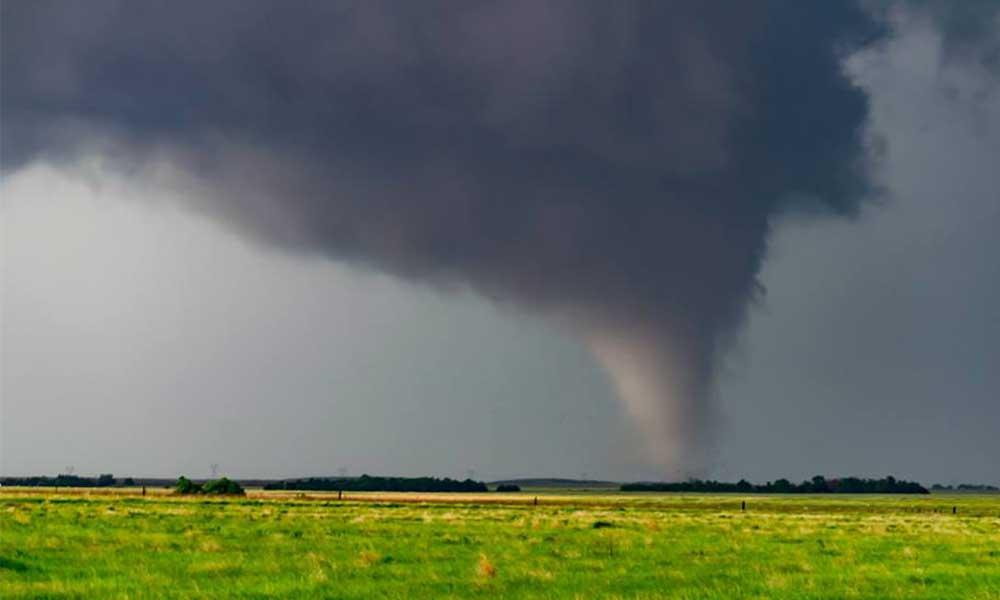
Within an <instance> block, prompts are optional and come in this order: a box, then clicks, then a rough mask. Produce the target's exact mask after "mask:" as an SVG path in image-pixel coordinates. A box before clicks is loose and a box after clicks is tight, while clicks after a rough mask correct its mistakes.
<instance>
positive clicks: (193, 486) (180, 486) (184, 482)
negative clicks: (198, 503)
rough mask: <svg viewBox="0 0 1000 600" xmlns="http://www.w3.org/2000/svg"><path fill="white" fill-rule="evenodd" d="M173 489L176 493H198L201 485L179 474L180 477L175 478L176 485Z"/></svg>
mask: <svg viewBox="0 0 1000 600" xmlns="http://www.w3.org/2000/svg"><path fill="white" fill-rule="evenodd" d="M174 490H176V491H177V493H178V494H200V493H201V486H200V485H198V484H197V483H195V482H193V481H191V480H190V479H188V478H187V477H185V476H183V475H181V476H180V478H178V479H177V485H175V486H174Z"/></svg>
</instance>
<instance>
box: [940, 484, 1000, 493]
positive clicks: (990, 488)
mask: <svg viewBox="0 0 1000 600" xmlns="http://www.w3.org/2000/svg"><path fill="white" fill-rule="evenodd" d="M931 490H932V491H935V492H1000V487H997V486H995V485H987V484H985V483H960V484H958V485H941V484H940V483H935V484H934V485H932V486H931Z"/></svg>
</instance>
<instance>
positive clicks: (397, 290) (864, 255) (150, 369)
mask: <svg viewBox="0 0 1000 600" xmlns="http://www.w3.org/2000/svg"><path fill="white" fill-rule="evenodd" d="M899 18H900V19H901V20H900V21H898V22H897V27H898V30H897V34H896V36H895V37H893V38H892V39H891V40H889V41H887V42H886V43H885V44H884V45H881V46H876V47H874V48H871V49H869V50H866V51H864V52H863V53H862V54H861V55H857V56H854V57H852V58H851V60H850V61H849V70H850V73H851V74H852V76H853V77H855V78H856V81H858V82H859V83H860V84H862V85H863V86H864V88H865V90H866V91H867V93H868V96H869V98H870V102H871V112H870V114H869V123H868V127H869V131H870V133H873V134H876V135H877V136H880V137H881V138H882V139H881V141H880V142H879V143H878V147H879V148H883V149H884V152H885V157H884V160H883V161H882V162H881V163H880V166H879V170H878V172H877V173H876V174H875V177H876V178H877V179H878V181H879V183H881V184H882V185H883V186H885V188H886V189H887V191H888V195H887V196H886V197H885V198H884V199H883V200H882V203H881V204H878V203H868V204H866V205H865V206H864V207H863V208H862V209H861V211H860V214H859V215H858V216H857V217H855V218H852V219H848V220H830V219H826V218H821V216H820V215H818V214H815V213H810V212H809V211H800V212H796V211H792V212H782V213H773V214H772V215H771V218H770V219H769V222H770V223H771V225H773V226H774V228H775V232H774V234H773V235H772V236H771V238H770V239H769V241H768V257H769V258H768V260H767V261H765V262H764V267H763V271H762V272H761V274H760V280H761V283H762V284H763V285H764V286H765V287H766V289H767V293H766V294H765V295H763V296H762V297H761V298H759V299H757V300H756V301H754V302H753V304H752V308H751V310H750V313H749V320H748V322H747V323H746V325H745V326H744V327H739V328H737V329H736V331H737V332H738V340H737V343H736V345H735V347H734V348H733V349H732V350H731V351H729V352H727V353H726V355H725V358H724V360H722V362H720V363H719V364H718V365H717V366H716V368H717V369H719V370H721V373H720V374H719V375H718V376H717V377H716V385H715V386H714V388H713V391H711V392H710V395H711V396H712V397H714V398H716V403H715V405H714V406H715V408H714V409H713V411H714V412H715V413H717V414H716V415H714V416H715V417H716V418H715V419H714V422H715V423H716V424H715V425H713V426H712V429H713V430H715V433H714V437H715V440H714V442H713V443H712V444H711V451H710V456H709V458H708V459H707V464H708V467H707V474H709V475H712V476H717V477H722V478H732V479H734V478H738V477H742V476H746V477H749V478H752V479H755V480H762V479H770V478H775V477H783V476H784V477H793V478H797V477H806V476H810V475H812V474H815V473H826V474H857V475H884V474H888V473H892V474H896V475H898V476H904V477H912V478H918V479H921V480H923V481H926V482H931V481H946V482H947V481H958V480H976V481H980V480H986V481H993V482H996V481H998V480H1000V474H998V473H997V472H996V468H995V466H994V464H995V462H996V461H995V458H996V457H997V456H998V455H1000V441H998V438H1000V436H997V435H996V432H997V431H998V430H1000V398H998V395H1000V373H998V370H997V369H996V367H995V365H997V364H1000V360H998V359H1000V341H998V340H1000V268H998V261H996V260H995V257H996V256H998V255H1000V236H998V234H997V233H996V232H997V226H998V225H1000V193H998V191H997V190H998V189H1000V185H998V184H1000V174H998V170H997V168H996V165H997V164H1000V96H998V91H997V88H996V79H995V75H994V74H993V73H991V72H990V71H989V70H988V69H989V65H988V64H986V66H983V65H982V64H980V63H978V62H975V61H969V60H964V61H963V60H957V59H952V58H951V57H950V55H948V56H946V55H945V54H943V53H942V52H943V51H942V48H941V45H940V38H939V37H938V34H937V33H936V31H935V29H934V28H933V27H931V25H930V24H928V23H926V22H922V21H920V20H919V19H913V20H910V19H907V18H904V17H899ZM503 81H506V82H507V84H509V85H515V84H516V85H523V84H524V82H523V81H520V80H516V81H515V80H503ZM531 83H532V84H533V85H534V83H535V82H534V81H532V82H531ZM552 85H555V84H552ZM507 108H508V109H510V106H508V107H507ZM8 137H9V135H8ZM6 143H7V141H6V140H5V144H6ZM5 147H6V146H5ZM705 152H707V154H706V156H710V155H711V151H710V149H709V150H706V151H705ZM616 160H617V159H616ZM698 160H700V159H698ZM705 160H708V159H705ZM151 164H153V165H154V168H153V169H152V170H151V169H150V168H143V169H139V170H133V171H132V172H126V173H123V172H122V171H121V169H120V168H118V166H117V165H116V164H115V162H114V161H109V160H108V158H107V157H106V156H103V157H102V155H101V154H99V153H97V152H93V151H86V152H82V153H78V154H75V155H74V158H73V159H72V160H70V161H66V160H60V161H57V162H55V163H52V164H50V165H48V166H47V165H45V164H43V162H41V161H37V160H35V161H27V162H26V163H25V164H23V165H20V166H19V167H18V169H17V170H16V171H13V172H8V173H5V175H4V179H3V182H2V184H0V185H2V195H3V203H4V205H3V211H2V213H0V216H2V219H3V223H2V225H3V255H2V259H3V262H2V267H3V272H2V286H3V287H2V315H0V316H2V342H3V347H2V352H3V354H2V368H3V371H2V377H3V379H2V390H0V391H2V404H0V472H3V473H4V474H27V473H53V472H56V471H60V470H62V469H63V468H64V467H65V466H68V465H73V466H75V468H76V471H77V472H80V473H96V472H107V471H110V472H114V473H116V474H119V475H126V474H135V475H163V476H172V475H175V474H179V473H187V474H189V475H196V476H198V475H205V474H207V472H208V465H209V464H210V463H219V464H221V465H222V470H223V471H224V472H226V473H228V474H231V475H235V476H294V475H308V474H333V473H335V472H336V471H337V469H338V468H341V467H346V468H348V470H349V471H350V472H352V473H360V472H370V473H382V474H411V475H416V474H428V473H429V474H439V475H452V476H459V475H460V476H465V474H466V471H467V470H468V469H475V470H476V472H477V476H480V477H485V478H500V477H508V476H528V475H537V476H579V475H580V474H582V473H587V474H588V475H589V476H591V477H604V478H612V479H634V478H659V477H661V476H662V475H663V473H664V471H663V465H662V464H660V463H658V462H657V461H656V460H651V458H650V456H649V454H648V452H647V450H648V448H647V443H646V440H645V439H644V438H645V437H648V435H649V432H648V431H645V430H643V427H642V426H641V425H642V424H641V422H640V423H638V424H637V422H636V420H634V419H631V418H629V414H628V411H626V410H623V409H622V405H621V403H619V401H618V400H617V399H616V395H618V393H620V392H621V387H620V386H621V380H619V379H616V378H615V377H614V376H613V374H612V373H609V372H608V371H607V370H606V368H605V366H602V365H601V364H600V363H599V362H598V361H596V360H595V359H594V358H593V356H592V355H591V353H590V352H589V351H588V350H589V348H588V340H587V335H588V334H587V333H586V332H585V331H584V332H581V330H580V329H579V328H578V327H574V326H573V323H565V322H562V321H561V320H559V319H552V318H545V317H544V316H543V314H541V313H540V312H538V311H535V310H528V311H525V310H521V309H520V307H521V306H523V304H524V302H523V293H522V292H521V291H518V293H517V295H519V297H521V298H522V302H521V303H518V302H513V303H511V302H508V301H503V302H502V303H501V304H496V303H494V302H491V301H488V300H485V299H484V297H483V296H484V294H483V293H482V292H483V289H484V286H483V284H482V281H483V278H482V277H481V276H480V275H476V277H473V278H471V279H470V282H471V283H470V285H465V283H463V281H457V282H454V281H444V282H443V283H442V281H439V280H438V279H437V278H432V280H433V284H432V285H431V286H428V285H426V284H424V283H423V282H422V277H421V276H417V277H414V276H413V275H412V273H410V272H408V269H409V268H410V267H409V264H408V266H406V267H399V268H397V267H391V268H385V267H384V266H382V265H381V264H377V270H372V269H370V268H368V265H367V264H366V263H365V262H363V261H362V262H361V263H357V262H353V263H351V262H344V261H342V260H336V259H331V258H330V256H329V253H327V252H325V251H322V252H301V251H299V249H297V248H295V246H296V245H297V244H300V243H301V242H293V243H291V246H292V249H291V250H289V249H288V247H287V246H288V245H289V244H288V243H285V242H283V241H282V242H281V243H279V244H277V245H275V244H273V243H263V244H262V243H259V242H258V241H257V239H258V237H259V235H264V237H268V238H280V237H281V236H280V234H278V233H275V232H274V231H272V230H271V229H268V231H267V232H266V233H264V234H259V233H255V234H253V235H249V236H248V235H247V234H246V227H244V226H243V225H241V224H240V223H237V224H236V226H234V225H233V220H234V219H237V220H238V219H239V216H238V214H245V213H234V212H233V209H232V207H231V206H228V205H226V206H225V207H224V208H210V209H207V210H203V209H199V210H190V204H191V203H190V199H189V198H188V196H190V194H191V193H192V192H191V190H196V189H198V188H197V186H198V184H197V183H187V184H185V183H184V182H186V181H187V180H185V179H181V180H178V179H177V178H174V177H173V176H172V173H169V172H168V173H166V174H164V173H163V172H162V169H167V168H176V164H177V163H175V164H174V165H173V166H168V167H164V166H162V165H160V164H159V163H156V162H155V161H154V162H153V163H151ZM180 164H183V161H181V163H180ZM251 164H256V163H251ZM683 168H685V169H689V168H693V167H691V166H690V165H684V166H683ZM699 168H700V167H699ZM155 169H161V170H160V171H157V170H155ZM178 181H181V183H178ZM184 185H188V186H189V187H184ZM216 206H219V205H216ZM268 210H270V209H268ZM220 211H221V212H220ZM234 214H236V215H237V216H233V215H234ZM284 216H286V215H283V214H281V213H278V217H279V219H280V218H284ZM254 219H259V214H256V215H255V217H254ZM270 225H273V222H269V227H270ZM291 227H293V231H294V226H291ZM251 229H253V227H251ZM279 229H280V228H279ZM383 233H384V230H383ZM546 239H549V238H546ZM306 245H309V244H306ZM282 247H284V249H280V248H282ZM365 251H366V252H371V250H370V249H367V250H365ZM379 256H381V255H379ZM530 258H531V256H530V255H529V256H528V257H527V259H528V260H530ZM384 260H385V259H384V258H378V259H375V261H376V263H378V261H384ZM393 264H396V263H393ZM449 264H450V265H452V266H454V263H449ZM706 264H708V265H711V264H712V261H711V260H707V262H706ZM424 268H425V267H424V266H423V265H421V266H419V267H418V271H421V272H423V270H424ZM457 268H459V269H466V272H468V271H467V269H468V267H467V266H460V267H457ZM477 268H478V267H477ZM400 269H402V270H403V272H402V275H403V276H404V277H403V278H402V279H400V278H397V277H395V276H389V275H382V274H378V273H379V270H389V271H399V270H400ZM640 272H641V271H640ZM477 273H479V272H478V271H477ZM490 273H495V271H493V270H491V271H490ZM751 275H752V272H751ZM592 280H593V279H592ZM596 280H598V281H600V280H601V279H600V278H599V277H598V278H597V279H596ZM486 281H487V282H488V283H489V285H486V286H485V287H486V288H490V287H491V286H493V285H494V284H495V283H496V282H497V281H500V280H498V279H496V278H494V276H493V275H492V274H491V275H490V277H487V278H486ZM442 285H444V286H445V287H444V288H442V287H441V286H442ZM518 285H519V286H521V287H523V286H525V285H528V286H529V288H531V289H535V288H532V287H531V285H530V284H525V283H519V284H518ZM500 289H501V290H509V289H512V288H510V287H508V286H507V284H506V283H504V284H503V285H500ZM518 289H519V290H520V289H521V288H520V287H519V288H518ZM556 289H557V290H558V291H559V293H560V294H563V293H565V291H566V289H569V288H568V286H567V285H560V286H559V287H557V288H556ZM476 290H479V291H478V292H477V291H476ZM620 293H621V292H619V294H620ZM699 293H700V292H699ZM659 294H660V293H659V292H657V293H656V294H654V296H653V297H654V298H659V297H661V296H660V295H659ZM625 297H626V298H627V299H628V298H632V296H631V295H626V296H625ZM648 297H649V296H648V295H647V296H643V298H648ZM663 297H664V298H668V299H667V300H665V302H666V303H667V305H668V306H669V305H671V304H670V303H671V302H673V300H670V299H669V298H672V297H667V296H663ZM537 302H541V301H537ZM528 304H531V305H534V304H536V300H535V299H532V301H531V302H529V303H528ZM586 306H587V307H592V306H593V303H592V302H591V303H588V304H586ZM542 312H545V311H542ZM556 312H557V313H558V311H556ZM557 316H558V315H557ZM698 318H702V317H701V316H700V315H699V316H698ZM668 329H669V328H668ZM626 355H627V354H626ZM627 356H628V355H627ZM699 397H700V396H699ZM630 410H633V411H634V410H635V407H634V405H633V406H630Z"/></svg>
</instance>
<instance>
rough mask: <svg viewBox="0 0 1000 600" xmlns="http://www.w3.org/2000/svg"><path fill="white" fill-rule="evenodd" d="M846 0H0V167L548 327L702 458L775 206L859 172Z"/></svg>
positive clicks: (867, 161)
mask: <svg viewBox="0 0 1000 600" xmlns="http://www.w3.org/2000/svg"><path fill="white" fill-rule="evenodd" d="M862 4H870V3H862V2H855V1H849V0H830V1H824V2H809V3H806V2H801V1H799V0H752V1H746V2H731V1H713V0H708V1H704V0H698V1H694V0H675V1H670V2H663V1H655V2H653V1H651V2H643V1H635V2H632V1H623V2H614V3H609V2H588V1H585V0H572V1H559V0H551V1H550V0H524V1H521V0H512V1H508V2H482V1H454V2H452V1H441V2H434V1H428V2H420V3H409V2H379V1H376V0H364V1H358V2H353V1H331V2H299V3H293V4H288V3H284V2H276V1H267V2H264V1H249V0H240V1H226V0H217V1H214V2H211V3H197V4H196V3H177V2H161V1H155V0H131V1H127V2H117V1H112V0H92V1H90V2H74V3H71V2H60V1H46V0H36V1H32V2H4V3H3V4H2V9H0V10H2V28H3V29H2V39H3V49H2V50H3V51H2V58H0V60H2V77H3V80H2V84H3V85H2V92H0V93H2V97H0V101H2V103H0V111H2V115H0V116H2V121H3V133H2V167H3V170H4V172H5V173H9V172H11V171H15V170H17V169H21V168H24V167H25V166H26V165H29V164H32V163H36V162H46V163H49V164H52V165H56V166H58V167H60V168H66V169H73V168H79V165H81V164H84V163H86V164H93V163H94V161H95V160H97V161H98V162H99V164H101V165H102V168H105V169H111V170H114V171H115V172H116V173H117V174H119V175H121V176H126V177H130V178H135V179H138V180H140V181H143V182H147V183H148V184H149V185H167V186H174V187H175V188H176V190H178V193H177V194H175V195H176V196H178V198H179V199H178V202H180V203H182V204H183V205H184V206H185V207H186V208H187V209H189V210H192V211H196V212H198V213H201V214H204V215H207V216H208V217H210V218H212V219H215V220H217V221H218V222H219V223H221V224H223V225H224V226H226V227H230V228H233V229H234V230H236V231H238V232H239V233H240V234H241V235H243V236H245V237H246V239H248V240H252V241H253V242H254V243H259V244H262V245H265V246H267V247H270V248H274V249H276V250H278V251H282V252H287V253H291V254H294V255H297V256H298V255H301V256H303V257H306V256H308V257H321V258H322V259H324V260H327V259H329V260H337V261H345V262H349V263H352V264H356V265H359V266H361V267H363V268H368V269H373V270H377V271H381V272H385V273H389V274H392V275H394V276H397V277H400V278H403V279H406V280H408V281H412V282H414V283H415V284H418V285H429V286H433V287H435V288H438V289H440V290H441V291H442V293H449V291H450V290H453V289H456V288H462V289H471V290H473V291H475V292H477V293H479V294H481V295H482V296H484V297H486V298H489V299H491V300H493V301H495V302H497V303H499V304H502V305H505V306H511V307H515V308H516V309H517V310H522V311H525V312H529V313H534V314H540V315H543V316H545V317H546V318H549V319H551V320H552V322H553V323H557V324H559V326H565V327H567V328H568V329H569V330H570V331H571V332H572V334H573V335H576V336H577V337H578V339H579V340H580V342H581V343H582V344H585V345H586V346H587V347H588V348H589V349H590V350H591V351H592V352H593V355H594V357H595V359H596V361H597V362H598V363H599V364H600V365H602V366H603V368H604V369H606V371H607V373H608V378H609V381H610V382H611V383H612V385H613V387H614V389H615V391H616V394H617V395H618V396H619V398H620V399H621V401H622V405H623V407H624V409H625V411H626V412H627V413H628V414H629V415H630V416H631V417H632V418H633V419H634V422H635V424H636V430H637V431H638V432H640V433H641V435H642V436H643V439H644V440H645V446H646V448H647V449H648V458H649V461H650V462H651V463H652V464H655V465H657V466H658V467H659V468H660V469H661V470H662V472H663V473H664V474H665V475H670V476H688V475H697V474H699V473H701V472H703V471H704V469H705V466H706V464H707V461H708V460H709V457H710V455H711V450H712V445H713V439H714V430H715V423H716V422H717V419H716V418H715V409H714V406H713V394H714V386H713V382H714V381H715V379H716V375H717V372H718V370H719V367H720V365H721V364H722V361H723V360H724V358H725V353H726V350H727V349H728V348H729V347H730V345H731V342H732V340H733V338H734V337H735V336H736V335H737V334H738V332H739V330H740V327H741V325H742V323H743V322H744V320H745V316H746V312H747V310H748V307H750V306H752V304H753V303H754V302H755V301H757V300H758V299H760V298H761V297H762V294H763V289H762V286H761V284H760V282H759V281H758V273H759V271H760V268H761V265H762V262H763V261H764V259H765V257H766V253H767V240H768V236H769V233H770V231H771V230H772V228H773V227H774V224H775V222H776V220H777V219H778V218H780V217H782V216H783V215H787V214H790V213H802V214H809V215H812V216H816V217H819V216H835V217H851V216H854V215H856V214H858V211H859V210H860V208H861V207H862V206H863V205H864V203H865V202H866V201H867V200H868V199H869V198H871V197H873V196H875V195H877V194H878V192H879V190H878V185H877V183H876V181H875V179H876V178H875V177H874V176H873V175H872V173H873V169H874V166H875V164H876V163H875V160H876V158H877V155H876V153H875V152H873V148H875V147H877V144H873V143H872V140H871V139H870V136H869V135H868V133H867V131H866V123H867V116H868V99H867V97H866V95H865V93H864V92H863V90H861V89H860V88H859V87H858V86H857V85H855V84H854V83H853V82H852V81H851V79H850V77H849V76H848V75H847V74H846V73H845V71H844V67H843V64H844V59H845V58H846V57H847V56H849V55H850V54H851V53H853V52H856V51H858V50H860V49H863V48H865V47H868V46H870V45H872V44H877V43H879V41H880V40H882V39H884V37H885V35H886V27H885V24H884V20H883V19H880V18H879V16H878V12H877V11H873V10H871V8H870V7H868V6H863V5H862Z"/></svg>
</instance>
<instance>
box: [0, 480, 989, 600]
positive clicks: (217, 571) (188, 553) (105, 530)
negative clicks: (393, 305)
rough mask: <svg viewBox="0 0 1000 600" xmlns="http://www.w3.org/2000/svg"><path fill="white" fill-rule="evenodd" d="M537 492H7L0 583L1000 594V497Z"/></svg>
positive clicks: (51, 594) (261, 589)
mask: <svg viewBox="0 0 1000 600" xmlns="http://www.w3.org/2000/svg"><path fill="white" fill-rule="evenodd" d="M534 497H535V494H534V493H530V492H529V493H526V494H514V495H504V496H502V497H501V495H498V494H490V495H485V494H484V495H448V494H440V495H430V494H423V495H415V494H352V495H350V496H345V498H344V500H341V501H338V500H337V499H336V494H309V495H308V496H300V495H298V494H271V493H259V492H258V493H251V494H250V497H248V498H246V499H207V498H196V499H187V498H178V497H171V496H168V495H163V494H155V495H154V494H151V495H149V496H146V497H139V496H134V495H127V494H121V493H119V494H107V493H101V492H97V491H88V492H76V493H74V492H73V491H72V490H69V491H67V490H62V491H60V492H59V493H52V492H48V493H46V492H39V491H38V490H37V489H35V490H27V489H22V490H10V489H6V488H5V489H4V490H2V491H0V597H2V598H5V599H11V600H12V599H15V598H202V597H227V598H230V597H235V598H314V597H315V598H359V599H362V598H390V597H391V598H471V597H504V598H521V597H530V598H595V597H602V598H831V599H832V598H872V599H886V598H907V599H911V598H963V599H987V598H989V599H997V598H1000V496H996V495H994V496H987V495H981V496H973V495H954V496H943V495H932V496H923V497H898V496H896V497H888V496H875V497H873V496H849V497H843V496H841V497H830V496H823V497H818V496H767V497H761V496H749V497H746V498H744V497H738V496H732V495H728V496H708V495H687V496H678V495H671V494H651V495H645V494H635V495H619V494H600V495H597V494H572V495H554V494H549V495H542V494H539V496H538V497H539V504H538V505H537V506H535V505H534ZM744 499H745V500H746V501H747V503H748V505H747V510H746V511H745V512H744V511H742V510H741V508H740V502H741V501H742V500H744ZM953 506H955V507H957V514H952V507H953Z"/></svg>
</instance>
